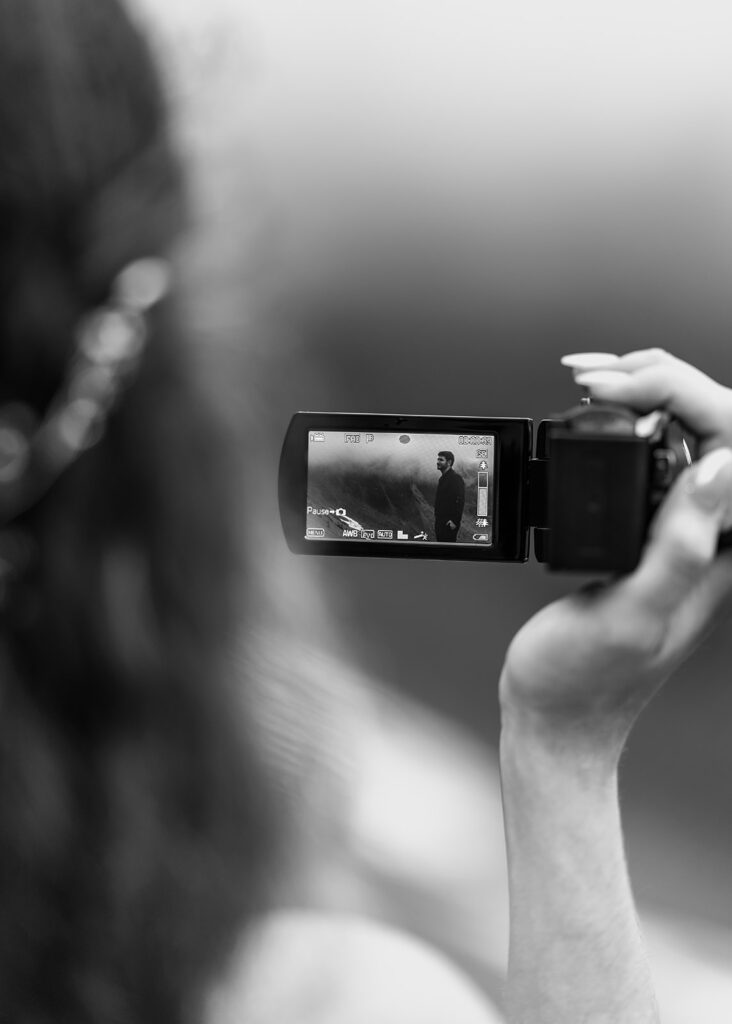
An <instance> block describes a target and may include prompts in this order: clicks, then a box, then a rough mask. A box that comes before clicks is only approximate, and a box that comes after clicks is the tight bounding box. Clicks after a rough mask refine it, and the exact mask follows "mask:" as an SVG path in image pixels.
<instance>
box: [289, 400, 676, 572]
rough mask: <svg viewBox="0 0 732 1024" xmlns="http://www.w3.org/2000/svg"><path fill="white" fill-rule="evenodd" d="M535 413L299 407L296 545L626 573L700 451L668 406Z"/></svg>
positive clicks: (293, 495)
mask: <svg viewBox="0 0 732 1024" xmlns="http://www.w3.org/2000/svg"><path fill="white" fill-rule="evenodd" d="M533 434H534V424H533V421H532V420H530V419H519V418H490V417H488V418H474V417H462V416H460V417H454V416H396V415H379V414H374V413H368V414H352V413H314V412H300V413H297V414H296V415H295V416H293V418H292V420H291V422H290V425H289V428H288V430H287V435H286V437H285V441H284V445H283V448H282V456H281V459H280V472H279V500H280V515H281V519H282V526H283V529H284V533H285V537H286V539H287V543H288V545H289V547H290V549H291V550H292V551H294V552H296V553H297V554H314V555H347V556H350V555H356V556H364V555H365V556H380V557H386V558H441V559H465V560H470V561H482V562H525V561H526V560H527V559H528V557H529V538H530V535H531V533H532V532H533V536H534V554H535V556H536V558H537V560H538V561H539V562H544V563H546V564H547V566H548V567H549V568H550V569H555V570H578V571H583V572H596V571H599V572H628V571H630V570H632V569H634V568H635V566H636V565H637V563H638V561H639V558H640V554H641V551H642V549H643V544H644V540H645V537H646V533H647V529H648V525H649V522H650V520H651V518H652V516H653V513H654V511H655V509H656V507H657V506H658V504H659V502H660V501H661V499H662V498H663V495H664V494H665V493H666V491H667V490H668V488H669V487H670V485H671V484H672V483H673V481H674V479H675V478H676V477H677V476H678V474H679V473H680V472H681V471H682V470H683V469H684V468H685V467H686V466H688V465H690V464H691V462H692V461H693V457H694V454H695V452H694V450H693V448H694V446H693V439H691V438H690V437H688V436H687V437H685V436H684V433H683V431H682V428H681V426H680V424H679V423H678V422H677V421H675V420H673V419H671V418H670V417H669V416H668V415H667V414H665V413H661V412H656V413H651V414H649V415H647V416H638V415H637V414H636V413H633V412H631V411H630V410H628V409H626V408H624V407H621V406H617V405H609V404H603V403H595V402H589V401H583V402H582V403H581V404H580V405H578V406H575V407H574V408H572V409H569V410H568V411H567V412H566V413H564V414H563V415H561V416H558V417H557V418H555V419H547V420H542V421H541V422H540V423H539V425H538V429H537V432H536V445H535V447H534V438H533Z"/></svg>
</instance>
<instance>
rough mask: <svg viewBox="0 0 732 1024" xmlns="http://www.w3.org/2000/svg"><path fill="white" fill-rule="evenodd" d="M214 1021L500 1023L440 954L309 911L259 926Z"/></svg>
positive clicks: (374, 926) (357, 921) (363, 922)
mask: <svg viewBox="0 0 732 1024" xmlns="http://www.w3.org/2000/svg"><path fill="white" fill-rule="evenodd" d="M207 1021H208V1024H244V1022H246V1024H445V1021H456V1022H459V1024H501V1021H502V1018H501V1016H500V1015H499V1013H498V1012H497V1010H496V1009H495V1008H494V1007H493V1006H492V1005H491V1004H490V1002H489V1001H488V999H487V998H486V997H484V996H483V994H482V993H481V992H480V991H479V990H478V989H477V988H476V987H475V985H473V984H472V982H470V980H469V979H467V978H466V977H465V976H463V975H462V974H461V973H460V971H459V970H458V969H457V968H456V967H455V966H453V965H452V964H451V963H450V962H449V961H448V960H447V959H446V958H445V957H443V956H442V955H441V954H440V953H439V952H437V951H436V950H434V949H431V948H430V947H429V946H427V945H425V944H424V943H422V942H420V941H419V940H418V939H416V938H413V937H412V936H409V935H407V934H405V933H403V932H399V931H396V930H395V929H393V928H390V927H387V926H385V925H382V924H379V923H377V922H373V921H369V920H367V919H364V918H359V917H353V916H346V915H336V914H320V913H314V912H307V911H293V912H287V913H284V912H281V913H277V914H272V915H270V916H269V917H267V918H265V919H263V920H262V922H260V924H259V925H258V926H257V927H256V928H254V929H253V930H252V932H251V934H250V936H249V937H248V939H247V941H246V944H243V945H242V948H241V950H240V951H239V953H238V954H237V956H236V957H235V959H234V962H233V963H232V965H231V968H230V970H229V972H228V975H227V977H226V979H225V980H224V981H223V983H222V984H221V985H220V986H219V988H218V989H217V991H216V992H215V993H214V995H213V997H212V1000H211V1004H210V1011H209V1014H208V1017H207Z"/></svg>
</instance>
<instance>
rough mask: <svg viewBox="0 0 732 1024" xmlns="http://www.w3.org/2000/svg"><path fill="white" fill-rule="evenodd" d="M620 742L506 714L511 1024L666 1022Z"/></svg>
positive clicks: (504, 763)
mask: <svg viewBox="0 0 732 1024" xmlns="http://www.w3.org/2000/svg"><path fill="white" fill-rule="evenodd" d="M617 759H618V744H617V743H615V742H612V743H604V742H602V743H596V744H594V745H593V744H591V743H586V742H585V741H584V739H583V738H581V737H580V738H578V737H577V736H576V735H571V734H566V735H564V736H561V735H559V734H557V733H556V732H554V731H553V729H552V728H543V727H542V726H541V725H540V724H538V723H537V720H536V719H531V720H527V719H526V718H525V717H523V716H522V715H520V714H515V713H511V712H506V711H504V720H503V729H502V735H501V774H502V785H503V799H504V815H505V822H506V841H507V845H508V863H509V886H510V902H511V940H510V952H509V974H508V987H507V1012H508V1020H509V1021H510V1024H658V1021H659V1016H658V1010H657V1008H656V1003H655V998H654V994H653V987H652V983H651V978H650V973H649V970H648V966H647V962H646V954H645V950H644V945H643V941H642V937H641V934H640V931H639V928H638V924H637V919H636V913H635V906H634V903H633V897H632V893H631V890H630V882H629V878H628V872H627V869H626V864H625V855H624V851H623V839H622V831H621V824H620V813H619V806H618V798H617Z"/></svg>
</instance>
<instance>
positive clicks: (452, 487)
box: [435, 466, 465, 535]
mask: <svg viewBox="0 0 732 1024" xmlns="http://www.w3.org/2000/svg"><path fill="white" fill-rule="evenodd" d="M464 505H465V483H464V481H463V478H462V477H461V476H460V475H459V474H458V473H456V472H455V470H454V469H453V468H452V466H451V467H450V468H449V469H447V470H445V472H444V473H443V474H442V476H441V477H440V480H439V481H438V484H437V494H436V495H435V528H436V529H437V530H440V529H441V528H442V527H443V526H445V524H446V523H447V522H448V520H450V519H451V520H452V521H453V523H455V525H456V526H457V527H459V526H460V520H461V519H462V517H463V507H464ZM454 535H457V530H455V531H454Z"/></svg>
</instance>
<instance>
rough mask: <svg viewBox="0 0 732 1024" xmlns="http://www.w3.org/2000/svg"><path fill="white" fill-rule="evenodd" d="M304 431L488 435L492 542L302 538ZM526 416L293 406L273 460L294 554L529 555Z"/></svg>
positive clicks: (508, 558) (486, 558) (484, 558)
mask: <svg viewBox="0 0 732 1024" xmlns="http://www.w3.org/2000/svg"><path fill="white" fill-rule="evenodd" d="M311 430H338V431H343V432H354V433H359V432H360V433H364V432H367V431H377V430H378V431H394V432H400V431H403V432H405V433H410V432H411V433H417V432H421V433H434V434H440V433H444V434H452V435H455V436H459V435H460V434H494V435H495V437H496V445H495V460H496V462H495V476H494V531H495V533H494V541H493V543H492V544H491V545H490V546H489V545H486V546H485V547H482V546H476V547H472V546H471V545H467V544H460V545H452V544H437V543H435V542H430V543H425V544H420V543H415V542H414V541H409V542H400V541H395V540H388V541H378V540H374V541H368V542H367V543H366V542H353V543H349V542H348V541H343V540H311V541H308V540H307V538H306V537H305V529H306V515H307V513H306V508H307V479H308V462H307V460H308V434H309V432H310V431H311ZM532 442H533V420H531V419H527V418H519V417H486V416H480V417H478V416H419V415H396V414H381V413H333V412H298V413H296V414H295V415H294V416H293V417H292V419H291V420H290V424H289V426H288V428H287V433H286V435H285V440H284V443H283V446H282V454H281V457H280V467H279V506H280V518H281V521H282V528H283V531H284V534H285V539H286V541H287V545H288V547H289V548H290V550H291V551H293V552H294V553H295V554H301V555H302V554H306V555H342V556H344V557H354V556H355V557H371V558H374V557H377V558H432V559H441V560H450V561H471V562H525V561H526V560H527V559H528V555H529V527H528V500H527V499H528V494H527V490H528V482H527V481H528V464H529V460H530V458H531V454H532Z"/></svg>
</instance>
